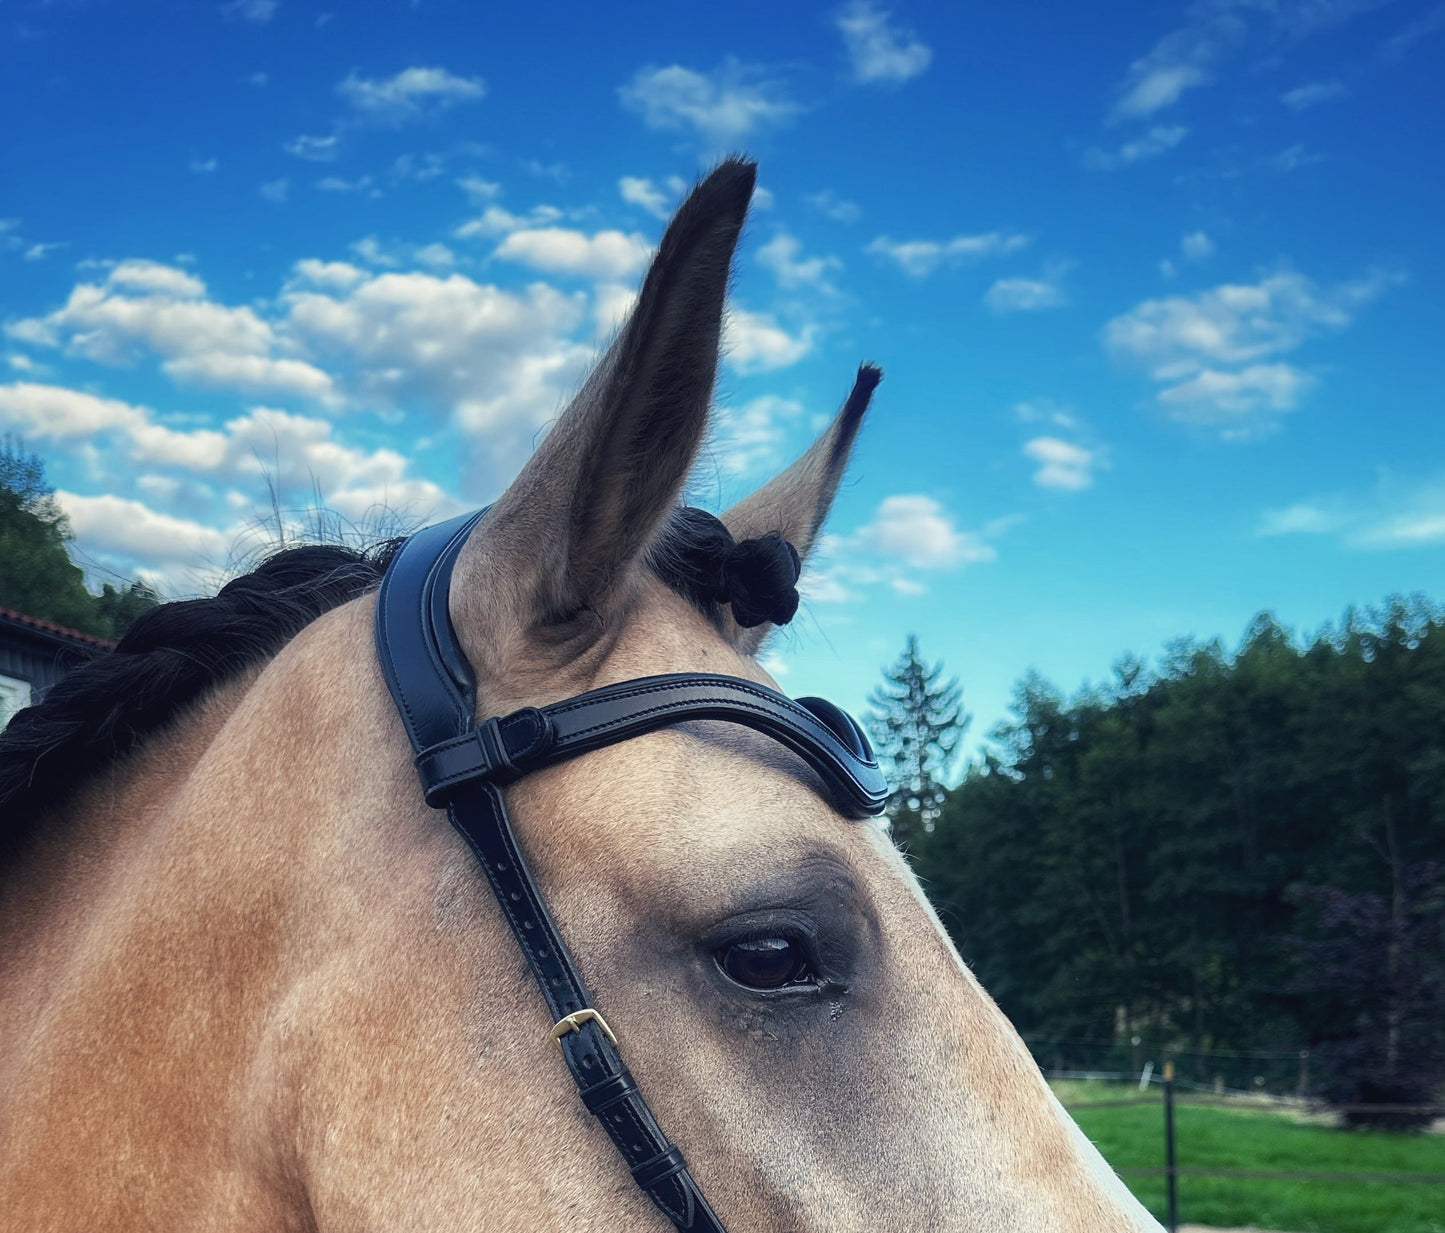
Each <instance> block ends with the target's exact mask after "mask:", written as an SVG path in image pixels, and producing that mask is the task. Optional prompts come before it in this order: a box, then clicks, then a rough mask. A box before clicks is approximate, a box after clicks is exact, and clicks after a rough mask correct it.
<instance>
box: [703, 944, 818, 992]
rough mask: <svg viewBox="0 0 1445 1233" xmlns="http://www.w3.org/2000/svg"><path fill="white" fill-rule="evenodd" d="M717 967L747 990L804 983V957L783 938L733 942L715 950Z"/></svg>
mask: <svg viewBox="0 0 1445 1233" xmlns="http://www.w3.org/2000/svg"><path fill="white" fill-rule="evenodd" d="M717 963H718V967H720V968H722V970H723V971H724V972H726V973H727V974H728V975H729V976H730V977H732V978H733V980H735V981H737V983H738V984H740V985H743V986H745V987H746V988H748V989H781V988H782V987H783V986H784V985H801V984H805V983H807V980H808V976H809V972H808V960H807V957H806V956H805V955H804V954H803V949H802V947H800V946H799V945H798V944H797V943H796V942H791V941H789V940H788V939H787V938H758V939H757V940H756V941H753V942H733V943H732V944H731V945H729V946H724V947H722V948H721V949H720V950H719V951H718V952H717Z"/></svg>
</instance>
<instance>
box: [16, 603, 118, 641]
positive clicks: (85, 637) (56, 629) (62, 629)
mask: <svg viewBox="0 0 1445 1233" xmlns="http://www.w3.org/2000/svg"><path fill="white" fill-rule="evenodd" d="M17 626H18V627H19V628H20V629H21V630H24V631H25V632H26V633H30V634H32V635H36V634H38V635H39V636H40V638H41V640H42V641H45V642H51V643H58V644H60V645H62V646H65V645H74V644H75V643H80V644H82V645H84V646H90V647H100V648H102V649H104V650H107V651H108V650H110V649H112V648H113V647H114V646H115V643H114V642H112V641H111V640H110V639H109V638H98V637H96V635H94V634H86V633H82V632H81V631H80V630H78V629H68V628H67V627H66V626H64V625H57V624H56V623H55V622H54V621H47V620H45V619H43V618H42V617H33V616H26V615H25V613H23V612H16V611H15V610H14V609H13V608H0V629H4V628H10V629H15V628H16V627H17Z"/></svg>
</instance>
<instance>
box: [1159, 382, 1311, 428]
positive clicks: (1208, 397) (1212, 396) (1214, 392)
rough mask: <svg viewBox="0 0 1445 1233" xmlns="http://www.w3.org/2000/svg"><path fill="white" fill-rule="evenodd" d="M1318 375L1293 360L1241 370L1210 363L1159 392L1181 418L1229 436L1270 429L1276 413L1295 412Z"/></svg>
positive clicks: (1161, 401)
mask: <svg viewBox="0 0 1445 1233" xmlns="http://www.w3.org/2000/svg"><path fill="white" fill-rule="evenodd" d="M1313 383H1314V378H1313V377H1311V376H1310V375H1309V374H1308V373H1306V372H1303V371H1301V370H1300V369H1298V368H1296V367H1295V366H1294V365H1293V364H1250V365H1248V366H1247V367H1245V368H1241V369H1237V370H1235V371H1222V370H1220V369H1215V368H1204V369H1201V370H1200V371H1199V372H1197V373H1195V374H1194V375H1193V376H1192V377H1190V378H1188V379H1187V380H1185V381H1180V382H1178V383H1176V384H1174V385H1171V386H1169V387H1168V388H1167V389H1163V390H1160V391H1159V396H1158V397H1159V405H1160V406H1162V407H1164V408H1165V410H1167V411H1168V412H1169V413H1170V415H1171V416H1172V417H1173V418H1174V419H1177V420H1182V421H1184V422H1185V423H1189V424H1199V425H1203V426H1205V427H1211V428H1218V429H1220V430H1221V431H1222V432H1223V434H1224V435H1225V436H1226V437H1235V438H1248V437H1252V436H1255V435H1258V433H1260V432H1261V431H1267V430H1268V428H1269V427H1271V426H1272V424H1273V417H1272V416H1270V415H1268V414H1264V415H1261V414H1260V413H1261V412H1264V413H1271V412H1275V413H1278V412H1285V411H1293V410H1294V409H1295V407H1297V406H1298V405H1299V402H1300V399H1301V398H1302V397H1303V396H1304V393H1305V391H1307V390H1308V389H1309V388H1310V386H1311V385H1312V384H1313Z"/></svg>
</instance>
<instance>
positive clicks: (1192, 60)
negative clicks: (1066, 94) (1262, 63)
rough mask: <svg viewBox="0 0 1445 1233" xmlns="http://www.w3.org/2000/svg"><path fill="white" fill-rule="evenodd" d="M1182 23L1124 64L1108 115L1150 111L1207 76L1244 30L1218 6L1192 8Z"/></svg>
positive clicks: (1131, 115)
mask: <svg viewBox="0 0 1445 1233" xmlns="http://www.w3.org/2000/svg"><path fill="white" fill-rule="evenodd" d="M1195 12H1196V14H1197V16H1196V18H1195V20H1194V21H1192V22H1190V23H1189V24H1188V25H1185V26H1182V27H1180V28H1179V29H1177V30H1172V31H1170V32H1169V33H1168V34H1166V35H1165V36H1164V37H1163V38H1162V39H1160V40H1159V41H1158V42H1157V43H1156V44H1155V45H1154V46H1153V47H1152V48H1151V49H1150V50H1149V51H1148V52H1147V53H1146V54H1145V55H1143V56H1141V57H1140V58H1139V59H1137V60H1135V61H1134V63H1133V64H1131V65H1130V66H1129V72H1128V74H1127V75H1126V76H1125V79H1124V83H1123V85H1122V86H1121V87H1120V89H1119V96H1118V98H1117V99H1116V100H1115V102H1114V106H1113V108H1112V110H1111V112H1110V117H1109V118H1110V119H1111V120H1114V121H1118V120H1131V119H1140V118H1142V117H1145V116H1151V115H1153V114H1154V113H1155V112H1156V111H1160V110H1162V109H1163V108H1166V107H1170V106H1173V104H1175V103H1177V102H1178V101H1179V99H1180V98H1181V97H1182V96H1183V95H1184V93H1185V92H1186V91H1188V90H1193V89H1196V88H1197V87H1199V86H1202V85H1204V84H1205V83H1206V82H1208V81H1210V80H1211V79H1212V77H1213V75H1214V69H1215V66H1216V64H1217V63H1218V62H1219V60H1220V59H1221V58H1222V57H1223V56H1224V55H1225V54H1226V52H1228V51H1229V50H1230V49H1231V48H1232V47H1233V46H1234V45H1236V44H1237V43H1239V42H1240V41H1241V40H1242V39H1243V38H1244V36H1245V33H1246V28H1245V24H1244V22H1243V20H1241V18H1240V17H1239V16H1238V15H1236V14H1235V13H1232V12H1230V11H1228V10H1227V9H1225V8H1223V7H1217V8H1212V9H1198V10H1195Z"/></svg>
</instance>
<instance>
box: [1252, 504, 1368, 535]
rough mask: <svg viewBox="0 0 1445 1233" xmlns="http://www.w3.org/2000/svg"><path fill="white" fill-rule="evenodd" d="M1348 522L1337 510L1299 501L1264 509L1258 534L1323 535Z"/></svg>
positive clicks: (1336, 529)
mask: <svg viewBox="0 0 1445 1233" xmlns="http://www.w3.org/2000/svg"><path fill="white" fill-rule="evenodd" d="M1347 522H1348V519H1347V518H1345V517H1342V516H1341V515H1340V514H1339V513H1338V512H1337V511H1332V510H1327V509H1323V508H1321V507H1320V506H1318V505H1311V504H1308V503H1304V502H1301V503H1300V504H1298V505H1291V506H1288V507H1287V508H1285V509H1274V510H1266V511H1265V513H1264V516H1263V517H1262V518H1261V519H1260V526H1259V534H1260V535H1325V534H1328V533H1329V532H1332V531H1338V530H1339V529H1340V528H1341V527H1343V526H1344V525H1345V524H1346V523H1347Z"/></svg>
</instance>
